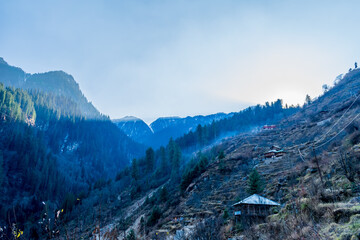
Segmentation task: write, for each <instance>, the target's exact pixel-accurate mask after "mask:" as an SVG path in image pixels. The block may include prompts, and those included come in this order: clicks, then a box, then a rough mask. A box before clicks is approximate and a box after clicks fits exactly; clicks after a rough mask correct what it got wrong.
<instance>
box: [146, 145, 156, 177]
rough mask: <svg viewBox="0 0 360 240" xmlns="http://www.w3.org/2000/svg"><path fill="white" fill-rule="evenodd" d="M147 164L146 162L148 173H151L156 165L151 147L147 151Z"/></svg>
mask: <svg viewBox="0 0 360 240" xmlns="http://www.w3.org/2000/svg"><path fill="white" fill-rule="evenodd" d="M145 154H146V156H145V162H146V169H147V171H148V172H151V171H152V170H153V169H154V164H155V152H154V150H153V149H152V148H151V147H150V148H148V149H147V150H146V153H145Z"/></svg>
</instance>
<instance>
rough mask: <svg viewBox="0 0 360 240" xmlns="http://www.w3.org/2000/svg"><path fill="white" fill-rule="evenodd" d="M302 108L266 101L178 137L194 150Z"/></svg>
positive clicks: (280, 102) (253, 128)
mask: <svg viewBox="0 0 360 240" xmlns="http://www.w3.org/2000/svg"><path fill="white" fill-rule="evenodd" d="M299 110H300V106H290V107H288V106H287V105H286V106H283V101H282V100H281V99H278V100H277V101H275V102H271V103H269V102H266V103H265V105H260V104H258V105H256V106H255V107H248V108H246V109H244V110H242V111H240V112H238V113H234V115H233V116H232V117H230V118H224V119H221V120H219V121H213V122H212V123H211V124H208V125H204V126H201V125H198V127H197V128H196V130H195V131H190V132H189V133H187V134H185V135H184V136H182V137H180V138H179V139H177V143H178V144H179V146H180V147H181V148H182V149H188V148H190V149H191V150H194V149H196V148H199V147H203V146H206V145H208V144H210V143H212V142H214V141H215V140H217V139H222V138H224V137H226V136H234V135H236V134H239V133H240V132H244V131H249V130H258V129H260V127H261V126H262V125H265V124H276V123H277V122H279V121H280V120H282V119H284V118H286V117H288V116H291V115H292V114H294V113H296V112H297V111H299Z"/></svg>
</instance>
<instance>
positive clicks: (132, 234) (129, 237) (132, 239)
mask: <svg viewBox="0 0 360 240" xmlns="http://www.w3.org/2000/svg"><path fill="white" fill-rule="evenodd" d="M126 240H136V236H135V232H134V229H131V230H130V232H129V234H128V235H127V236H126Z"/></svg>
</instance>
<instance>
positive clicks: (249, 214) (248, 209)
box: [233, 194, 280, 224]
mask: <svg viewBox="0 0 360 240" xmlns="http://www.w3.org/2000/svg"><path fill="white" fill-rule="evenodd" d="M233 206H234V208H235V213H234V215H235V219H236V221H238V220H240V221H241V222H242V223H243V224H246V223H248V224H251V223H253V222H261V221H264V220H265V218H266V217H267V216H268V215H270V213H271V208H273V207H279V206H280V204H279V203H277V202H274V201H272V200H270V199H267V198H264V197H262V196H260V195H257V194H254V195H251V196H250V197H247V198H245V199H244V200H242V201H240V202H237V203H235V204H233Z"/></svg>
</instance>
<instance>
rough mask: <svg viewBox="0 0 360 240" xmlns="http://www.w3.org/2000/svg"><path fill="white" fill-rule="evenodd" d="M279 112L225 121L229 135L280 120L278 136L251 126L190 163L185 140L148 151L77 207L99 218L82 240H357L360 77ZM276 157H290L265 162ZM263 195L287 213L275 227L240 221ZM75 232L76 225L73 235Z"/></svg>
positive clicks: (274, 214) (276, 216) (261, 109)
mask: <svg viewBox="0 0 360 240" xmlns="http://www.w3.org/2000/svg"><path fill="white" fill-rule="evenodd" d="M280 103H281V101H276V102H275V103H274V104H266V105H265V106H258V107H252V108H249V109H247V110H244V111H243V112H240V113H238V114H237V115H236V116H234V118H233V119H231V120H230V119H229V120H220V121H218V122H219V123H220V122H221V121H224V122H223V124H224V125H223V126H222V127H223V128H224V129H226V131H227V130H228V129H230V130H231V129H240V128H241V125H242V124H244V123H249V122H250V123H251V122H254V121H255V120H257V122H258V123H259V124H261V123H263V122H264V121H267V119H269V116H267V115H269V114H270V113H271V117H272V120H273V121H276V127H275V128H273V129H268V128H265V129H258V130H257V131H252V129H253V128H249V127H248V126H251V125H250V124H247V126H246V128H247V129H248V130H247V131H242V132H241V133H240V134H237V135H235V136H232V137H227V136H226V137H225V138H223V139H222V140H221V141H218V142H216V143H215V144H212V145H204V146H203V147H202V148H201V149H196V151H195V152H193V153H192V154H191V155H182V154H181V151H180V152H179V149H180V147H179V145H177V142H178V140H179V139H176V140H174V141H170V142H169V144H168V145H167V146H166V147H165V148H161V149H159V150H158V151H155V152H153V151H151V150H148V151H147V152H146V156H145V157H144V158H139V159H136V160H135V161H133V162H132V165H131V167H129V168H128V169H126V170H124V171H123V172H121V173H119V175H118V176H117V178H116V181H115V182H114V183H113V184H112V185H111V186H105V187H104V188H103V189H102V190H101V191H96V192H90V193H89V197H88V198H87V199H86V200H84V205H83V206H78V207H77V208H78V212H80V213H81V212H83V211H85V209H91V210H92V214H95V213H98V214H99V217H98V219H95V220H93V221H91V220H87V221H85V222H86V224H87V226H90V227H89V228H88V230H84V231H83V232H79V237H80V236H84V237H85V236H89V235H91V236H92V237H95V235H97V234H100V235H101V236H115V237H120V238H122V237H124V232H126V235H129V236H131V235H136V237H137V238H140V239H142V238H143V239H150V238H157V239H189V240H193V239H210V238H211V239H216V240H218V239H219V240H220V239H358V238H359V235H360V228H359V223H360V221H359V216H360V210H359V204H360V199H359V194H360V122H359V119H360V117H359V116H360V70H358V69H356V70H353V71H350V72H349V73H347V74H346V75H345V76H344V77H343V78H342V79H341V80H340V81H339V82H338V83H337V84H336V85H335V86H333V87H332V88H330V89H329V90H328V91H326V92H324V94H323V95H321V96H319V97H318V98H315V99H313V100H312V101H310V102H308V103H307V104H305V105H304V106H303V107H301V108H300V107H299V108H297V109H295V110H296V111H295V110H294V111H292V110H291V111H292V112H291V111H290V112H289V113H290V114H286V113H284V111H281V109H280V106H281V104H280ZM285 109H286V108H285ZM239 123H241V124H240V127H238V126H239ZM271 123H273V122H271ZM210 126H211V125H210ZM210 126H206V128H207V129H211V128H210ZM215 126H216V125H215ZM206 128H204V129H206ZM246 128H244V129H243V130H245V129H246ZM204 129H202V130H204ZM190 133H191V132H190ZM190 133H189V134H190ZM193 134H194V135H196V134H195V133H193ZM200 139H201V138H200ZM200 146H201V145H200ZM274 148H275V149H279V150H277V152H280V153H281V155H282V156H280V155H279V156H278V157H270V158H268V157H266V156H267V153H273V152H274V150H271V149H274ZM256 172H257V176H258V177H254V176H255V175H256ZM254 185H257V186H258V187H256V188H255V191H258V192H257V193H258V194H259V195H261V196H263V197H266V198H268V199H270V200H273V201H276V202H279V203H280V204H281V206H280V207H279V208H272V209H271V210H270V212H269V216H268V217H266V218H265V217H262V216H261V215H260V216H258V217H256V218H253V219H251V218H250V217H248V216H242V217H237V218H235V215H234V213H235V212H236V211H238V210H237V208H236V207H234V203H237V202H239V201H241V200H243V199H246V198H247V197H248V196H250V195H251V194H252V193H250V190H251V191H254V188H250V186H254ZM119 188H120V189H122V190H121V194H118V193H114V196H113V197H111V196H109V197H108V199H104V200H103V202H102V203H103V204H98V203H97V201H96V199H97V198H96V196H98V195H99V194H101V193H102V192H103V193H108V192H111V189H119ZM111 199H113V200H111ZM114 209H117V214H113V213H114ZM110 213H111V216H112V217H111V218H107V219H106V216H109V215H110ZM253 214H256V212H253ZM86 215H89V213H86ZM86 215H85V214H84V215H83V216H84V217H85V216H86ZM90 215H91V213H90ZM99 219H102V220H99ZM76 222H77V220H76V216H74V220H71V223H70V224H68V225H67V226H69V227H70V226H76ZM98 225H100V230H99V231H98V232H96V231H94V230H93V229H97V226H98ZM119 229H120V230H119ZM63 236H65V235H64V234H63Z"/></svg>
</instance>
